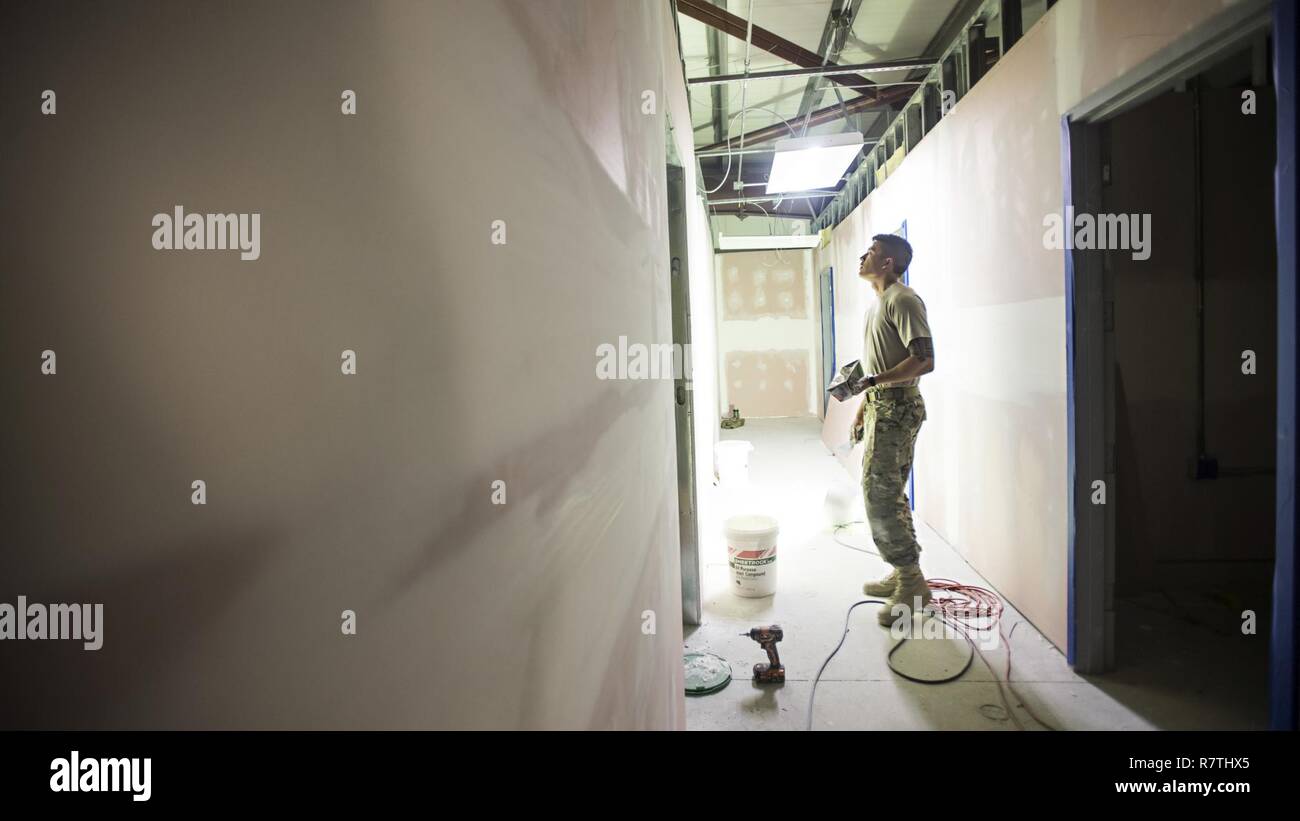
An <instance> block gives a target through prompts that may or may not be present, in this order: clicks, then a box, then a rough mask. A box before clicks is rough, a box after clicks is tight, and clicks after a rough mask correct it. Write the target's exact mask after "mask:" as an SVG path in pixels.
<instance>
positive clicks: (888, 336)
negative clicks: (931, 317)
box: [862, 282, 930, 388]
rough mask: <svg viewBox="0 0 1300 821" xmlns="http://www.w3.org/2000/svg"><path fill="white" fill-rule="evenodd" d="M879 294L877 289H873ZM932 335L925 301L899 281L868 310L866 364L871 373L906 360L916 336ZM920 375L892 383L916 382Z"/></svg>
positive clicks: (863, 347)
mask: <svg viewBox="0 0 1300 821" xmlns="http://www.w3.org/2000/svg"><path fill="white" fill-rule="evenodd" d="M872 295H873V296H874V295H875V290H874V289H873V290H872ZM928 336H930V323H929V321H928V320H927V319H926V317H925V303H924V302H922V301H921V298H920V297H919V296H917V295H916V291H913V290H912V289H911V288H909V287H907V286H906V285H904V284H903V283H902V282H895V283H893V284H892V285H890V286H889V287H888V288H886V289H885V292H884V293H883V294H881V295H880V297H879V298H878V299H877V300H876V304H875V305H873V306H872V307H871V308H870V309H868V310H867V321H866V332H865V333H864V334H863V340H862V368H863V371H864V372H865V373H866V374H867V375H868V376H874V375H876V374H878V373H880V372H881V371H887V370H889V369H890V368H892V367H894V366H895V365H897V364H898V363H899V362H902V361H903V360H904V359H907V357H908V356H909V355H910V354H909V353H908V350H907V346H908V345H909V344H910V343H911V341H912V340H913V339H919V338H921V337H928ZM919 381H920V380H919V379H909V380H907V381H905V382H891V383H889V387H891V388H892V387H905V386H907V385H915V384H917V383H918V382H919Z"/></svg>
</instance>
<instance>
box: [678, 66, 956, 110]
mask: <svg viewBox="0 0 1300 821" xmlns="http://www.w3.org/2000/svg"><path fill="white" fill-rule="evenodd" d="M935 62H936V61H935V59H934V58H932V57H912V58H908V59H905V60H877V61H875V62H873V63H856V64H854V65H850V66H833V65H827V66H817V67H815V68H778V69H774V70H772V71H751V72H750V73H749V74H718V75H714V76H709V77H692V78H691V79H689V80H687V81H686V83H687V85H692V86H711V85H718V84H720V83H738V82H740V81H742V80H744V79H746V78H748V79H749V80H751V81H753V80H772V79H776V78H779V77H819V76H826V77H833V76H835V75H837V74H855V73H857V72H861V71H907V70H909V69H922V68H923V69H926V70H929V68H930V67H931V66H933V65H934V64H935ZM885 85H886V86H888V85H894V84H893V83H886V84H885ZM881 87H882V86H876V85H874V84H873V86H872V89H871V90H872V91H874V90H876V89H877V88H881ZM806 113H807V112H806V111H805V112H804V114H806ZM799 116H803V115H802V114H801V115H799Z"/></svg>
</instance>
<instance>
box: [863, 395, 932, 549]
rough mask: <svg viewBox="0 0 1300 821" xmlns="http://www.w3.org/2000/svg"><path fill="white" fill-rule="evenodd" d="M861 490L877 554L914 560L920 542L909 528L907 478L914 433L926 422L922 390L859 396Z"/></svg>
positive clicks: (910, 467)
mask: <svg viewBox="0 0 1300 821" xmlns="http://www.w3.org/2000/svg"><path fill="white" fill-rule="evenodd" d="M862 401H863V403H864V409H863V413H862V426H863V442H864V444H865V446H866V452H865V453H864V454H863V456H862V494H863V496H864V498H865V500H866V503H867V524H868V526H869V527H870V528H871V538H872V539H873V540H874V541H875V543H876V547H877V548H878V549H879V550H880V556H881V558H883V559H884V560H885V561H887V562H889V563H890V564H892V565H894V566H895V567H904V566H906V565H909V564H915V563H916V561H917V554H918V553H920V551H921V546H920V545H919V544H917V541H916V530H915V529H914V528H913V527H912V511H911V509H910V508H909V507H908V502H907V492H906V491H907V478H908V476H909V475H910V474H911V472H912V452H913V449H914V448H915V447H916V435H917V434H918V433H920V431H921V423H922V422H924V421H925V419H926V415H925V401H924V400H923V399H922V398H921V395H920V393H916V394H913V395H910V396H880V395H876V394H875V392H874V391H868V392H867V397H866V398H865V399H863V400H862Z"/></svg>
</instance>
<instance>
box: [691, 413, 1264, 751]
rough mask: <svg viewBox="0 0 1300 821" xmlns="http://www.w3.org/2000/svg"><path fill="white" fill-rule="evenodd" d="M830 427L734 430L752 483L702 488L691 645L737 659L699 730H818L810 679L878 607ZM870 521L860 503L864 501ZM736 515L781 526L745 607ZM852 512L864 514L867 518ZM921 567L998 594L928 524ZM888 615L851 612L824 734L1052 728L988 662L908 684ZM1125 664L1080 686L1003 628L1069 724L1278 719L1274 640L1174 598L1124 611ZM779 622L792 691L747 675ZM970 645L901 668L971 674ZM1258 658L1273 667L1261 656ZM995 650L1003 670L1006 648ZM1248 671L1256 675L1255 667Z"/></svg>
mask: <svg viewBox="0 0 1300 821" xmlns="http://www.w3.org/2000/svg"><path fill="white" fill-rule="evenodd" d="M820 434H821V422H820V420H817V419H756V420H748V421H747V422H746V424H745V426H744V427H742V428H739V429H737V430H733V431H723V439H744V440H748V441H750V442H752V443H753V445H754V448H755V449H754V452H753V453H752V454H751V459H750V471H749V475H750V488H749V489H748V490H746V491H731V490H724V489H722V488H718V487H710V488H702V489H700V493H701V516H702V522H701V530H702V533H703V544H702V545H701V555H702V560H703V565H704V567H703V602H704V616H703V624H701V625H700V626H698V627H690V626H688V627H687V628H686V650H687V651H708V652H713V653H717V654H719V655H721V656H722V657H723V658H725V659H727V660H728V661H729V662H730V664H731V668H732V675H733V681H732V682H731V684H730V685H729V686H728V687H727V688H726V689H724V690H722V691H720V692H718V693H715V694H713V695H709V696H699V697H688V698H687V702H686V708H687V727H688V728H689V729H693V730H757V729H788V730H801V729H804V728H805V725H806V722H807V719H808V706H809V704H808V700H809V694H810V691H811V684H812V679H813V677H814V676H815V674H816V671H817V668H818V667H819V666H820V665H821V663H822V661H823V660H824V659H825V658H826V656H827V655H828V654H829V653H830V651H831V650H832V649H833V648H834V646H835V644H836V642H838V641H839V639H840V635H841V633H842V631H843V629H844V618H845V611H846V610H847V609H848V607H849V605H851V604H852V603H853V602H855V601H858V600H861V599H863V598H865V597H864V596H863V595H862V591H861V585H862V582H863V581H864V580H866V579H868V578H878V577H879V576H882V575H884V573H885V572H887V570H888V566H887V565H886V564H885V563H884V561H883V560H881V559H879V558H878V557H876V556H872V555H868V554H866V553H862V552H859V551H855V550H852V549H849V548H848V547H844V546H842V545H841V544H838V543H837V542H836V539H835V536H834V533H833V530H832V528H831V526H830V520H829V516H828V512H827V510H826V509H825V497H826V492H827V489H828V488H830V487H831V486H832V485H838V486H840V487H841V488H843V489H848V490H852V489H854V488H855V483H854V482H853V481H852V479H850V477H849V476H848V475H847V474H846V473H845V471H844V470H843V468H841V467H840V466H839V465H838V464H837V463H836V462H835V460H834V459H833V458H832V457H831V456H830V455H829V454H828V453H827V451H826V449H825V447H824V446H823V445H822V443H821V439H820ZM858 511H859V512H858V514H857V516H856V517H860V515H861V503H860V502H858ZM737 512H765V513H769V514H770V515H774V516H776V517H777V519H778V520H779V521H780V523H781V536H780V540H779V543H778V554H777V555H778V561H777V567H778V579H779V581H778V592H777V593H776V595H774V596H771V597H768V598H762V599H744V598H739V597H737V596H734V595H732V594H731V592H730V585H731V581H730V576H729V571H728V567H727V560H726V545H725V542H724V539H723V536H722V530H723V524H722V523H723V521H724V520H725V518H726V517H727V516H729V515H732V514H733V513H737ZM856 517H855V518H856ZM917 535H918V538H919V540H920V542H921V546H922V557H921V566H922V568H923V570H924V571H925V573H926V575H927V576H928V577H931V578H933V577H944V578H949V579H953V580H956V581H958V582H962V583H968V584H974V585H978V586H981V587H985V588H990V589H991V588H992V586H991V585H990V584H989V583H988V582H987V581H986V580H984V579H983V578H982V577H981V576H980V575H979V574H978V573H976V572H975V570H974V569H973V568H972V567H971V566H970V565H968V564H967V563H966V562H965V560H964V559H963V558H962V557H961V555H960V554H959V553H958V552H957V551H956V550H954V549H953V548H952V547H951V546H950V545H948V544H947V543H946V542H944V541H943V539H941V538H940V537H939V536H938V534H936V533H935V532H934V531H933V530H931V529H930V528H929V527H927V526H925V525H924V523H923V522H920V521H919V520H918V522H917ZM839 538H840V539H841V540H843V541H844V542H846V543H848V544H851V545H855V546H858V547H864V548H867V549H871V550H874V545H872V544H871V543H870V539H869V537H868V535H867V532H866V530H865V527H864V526H863V525H861V524H858V525H854V526H852V527H850V528H847V529H845V530H842V531H840V533H839ZM878 610H879V607H878V606H877V605H863V606H861V607H859V608H857V609H856V610H855V611H854V612H853V616H852V620H851V622H850V631H849V634H848V637H847V639H846V640H845V642H844V646H843V648H842V649H841V650H840V652H839V654H838V655H837V656H836V657H835V659H834V660H833V661H832V662H831V663H830V665H829V666H828V667H827V668H826V671H825V673H824V674H823V676H822V679H821V684H820V685H819V686H818V688H817V700H816V704H815V709H814V711H813V712H814V717H815V721H814V722H813V728H814V729H822V730H824V729H841V730H885V729H888V730H929V729H945V730H1016V729H1019V728H1021V727H1023V728H1024V729H1026V730H1041V729H1043V728H1042V727H1041V725H1039V724H1037V723H1036V722H1035V721H1034V720H1033V719H1032V718H1031V717H1030V716H1029V713H1028V712H1027V711H1026V710H1025V709H1024V707H1023V706H1022V704H1021V703H1020V701H1019V700H1018V699H1017V698H1016V696H1015V695H1013V694H1011V693H1009V692H1008V693H1006V697H1007V700H1008V702H1009V703H1010V705H1011V707H1012V715H1011V716H1008V714H1007V712H1006V710H1005V708H1004V706H1003V704H1004V703H1003V700H1002V698H1001V697H1000V696H999V688H998V686H997V684H995V683H994V677H993V674H992V673H991V672H990V670H989V667H988V666H987V665H986V664H985V663H984V662H983V661H981V660H980V658H979V657H978V656H977V657H976V658H975V661H974V663H973V665H972V667H971V668H970V669H969V670H968V671H967V672H966V673H965V675H963V676H962V677H961V678H960V679H958V680H957V681H954V682H951V683H948V684H939V685H927V684H919V683H913V682H910V681H907V680H905V679H903V678H900V677H899V676H897V675H895V674H894V673H893V672H891V671H890V670H889V668H888V667H887V666H886V663H885V655H886V653H887V652H888V651H889V649H890V648H891V647H892V646H893V645H894V643H895V641H896V640H895V639H892V638H891V637H890V635H889V631H888V630H887V629H886V628H882V627H879V626H877V624H876V621H875V618H876V613H877V612H878ZM1120 618H1121V621H1122V622H1124V623H1127V624H1129V625H1130V626H1132V627H1137V629H1127V630H1124V631H1122V636H1123V637H1124V638H1123V640H1122V641H1121V642H1120V655H1121V657H1123V658H1125V659H1130V660H1132V661H1130V662H1126V666H1125V668H1124V669H1122V670H1121V671H1119V672H1117V673H1115V674H1111V675H1108V676H1104V677H1087V678H1085V677H1081V676H1078V675H1076V674H1075V673H1074V672H1073V671H1072V670H1071V669H1070V668H1069V666H1068V665H1067V664H1066V662H1065V657H1064V655H1063V654H1062V653H1061V652H1059V651H1058V650H1057V649H1056V648H1055V647H1054V646H1052V644H1050V643H1049V642H1048V641H1047V640H1046V639H1044V638H1043V637H1042V635H1041V634H1040V633H1039V632H1038V631H1037V630H1035V629H1034V627H1033V625H1032V624H1030V623H1029V622H1028V621H1026V620H1025V619H1024V618H1023V617H1022V616H1021V615H1020V614H1019V613H1018V612H1017V611H1016V610H1015V609H1014V608H1012V607H1011V606H1010V605H1009V604H1007V605H1006V610H1005V611H1004V613H1003V632H1004V633H1007V632H1011V631H1012V630H1013V628H1014V632H1012V635H1011V641H1010V644H1011V652H1012V661H1013V668H1012V681H1013V686H1014V687H1015V689H1016V691H1017V693H1019V696H1020V697H1021V698H1023V700H1024V702H1027V703H1028V704H1029V706H1030V708H1031V709H1032V710H1033V712H1034V713H1035V714H1036V715H1037V716H1038V717H1039V718H1041V719H1042V720H1043V721H1045V722H1047V723H1049V724H1051V725H1053V726H1054V727H1056V728H1059V729H1070V730H1085V729H1086V730H1102V729H1107V730H1136V729H1191V728H1212V729H1228V728H1262V727H1264V726H1266V720H1267V711H1266V690H1265V689H1263V678H1262V677H1261V675H1260V674H1261V672H1263V671H1264V670H1266V661H1267V648H1266V645H1267V639H1263V640H1261V641H1253V642H1243V641H1240V640H1237V639H1234V637H1233V636H1232V634H1231V633H1230V632H1228V631H1214V630H1209V629H1207V628H1205V627H1203V626H1200V625H1197V624H1193V623H1192V622H1191V621H1189V620H1187V619H1185V618H1180V617H1179V615H1178V614H1177V613H1173V612H1170V610H1169V606H1168V601H1165V602H1164V603H1163V604H1160V603H1157V604H1151V603H1146V604H1144V603H1143V602H1140V601H1134V602H1127V603H1124V604H1123V605H1122V609H1121V615H1120ZM774 622H775V623H778V624H780V625H781V626H782V628H783V629H784V631H785V640H784V641H783V642H781V644H780V645H779V651H780V653H781V660H782V662H783V663H784V664H785V666H786V677H787V680H786V683H785V684H784V685H764V686H759V685H755V684H753V683H752V682H751V681H750V678H749V677H750V669H751V667H752V665H753V664H754V663H756V662H759V661H763V660H765V658H766V656H765V655H764V653H763V652H762V650H761V649H760V648H759V646H758V645H757V644H756V643H754V642H753V641H751V640H750V639H748V638H746V637H744V636H742V635H740V634H741V633H743V632H746V631H748V630H749V628H751V627H753V626H756V625H759V624H768V623H774ZM969 652H970V650H969V645H968V644H966V643H965V642H964V641H962V640H961V639H953V638H931V639H917V640H914V641H912V642H909V643H908V645H907V646H905V647H903V648H902V649H901V650H899V652H898V653H897V654H896V655H895V656H894V660H895V664H896V665H897V666H898V667H899V668H901V669H904V670H906V671H907V672H909V673H911V674H914V675H917V676H919V677H925V678H933V677H940V676H941V675H943V674H945V673H953V672H956V671H957V670H959V669H960V668H961V665H962V664H963V663H964V662H965V660H966V658H967V656H968V655H969ZM1261 653H1263V655H1262V659H1263V661H1262V663H1261V655H1260V654H1261ZM984 656H985V658H986V659H987V660H988V662H989V663H991V664H992V665H993V667H994V669H996V670H997V675H998V676H999V677H1001V678H1004V677H1005V670H1006V663H1007V649H1006V647H1005V645H1004V644H1003V643H1002V642H1000V641H999V642H997V646H996V648H991V647H990V648H987V649H984ZM1243 671H1244V672H1243Z"/></svg>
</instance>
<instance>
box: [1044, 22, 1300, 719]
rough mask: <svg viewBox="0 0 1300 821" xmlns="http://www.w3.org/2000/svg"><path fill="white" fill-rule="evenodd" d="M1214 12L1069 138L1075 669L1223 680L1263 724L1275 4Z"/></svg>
mask: <svg viewBox="0 0 1300 821" xmlns="http://www.w3.org/2000/svg"><path fill="white" fill-rule="evenodd" d="M1225 18H1226V19H1221V20H1218V21H1215V23H1214V27H1213V28H1208V29H1203V30H1199V31H1197V32H1193V33H1192V34H1190V35H1189V36H1188V38H1187V39H1186V41H1184V42H1181V43H1179V44H1176V46H1175V47H1172V48H1171V49H1169V50H1167V51H1166V52H1165V53H1162V54H1160V55H1157V56H1156V57H1155V58H1153V59H1152V60H1151V61H1148V63H1147V64H1144V65H1143V66H1142V67H1139V69H1138V70H1135V72H1134V73H1133V75H1132V76H1131V77H1127V78H1123V79H1122V80H1121V81H1119V82H1117V83H1116V84H1115V85H1113V86H1112V87H1110V88H1108V89H1103V91H1102V92H1099V93H1098V94H1097V95H1094V97H1093V98H1091V99H1089V100H1087V101H1085V102H1084V103H1083V104H1081V105H1080V106H1079V107H1077V108H1076V109H1075V110H1074V111H1072V112H1071V113H1070V114H1069V115H1068V116H1067V117H1066V120H1065V123H1064V124H1063V125H1064V127H1063V139H1064V141H1065V145H1064V149H1065V153H1066V156H1067V157H1068V158H1069V170H1068V172H1067V173H1068V177H1067V180H1066V198H1065V205H1066V208H1067V209H1072V211H1070V210H1067V212H1066V213H1067V215H1070V214H1073V225H1071V223H1070V220H1069V218H1068V217H1067V223H1066V224H1067V228H1066V230H1067V231H1071V230H1075V231H1077V230H1079V229H1078V228H1077V226H1080V225H1081V224H1082V223H1081V222H1080V220H1081V219H1088V218H1090V219H1091V220H1092V223H1091V226H1092V232H1093V233H1092V234H1091V236H1090V237H1089V238H1088V240H1087V241H1086V244H1087V247H1085V240H1084V238H1083V235H1082V234H1079V235H1078V236H1077V245H1076V247H1075V248H1074V250H1072V251H1069V252H1067V254H1066V280H1067V287H1066V291H1067V306H1068V310H1069V313H1068V315H1067V336H1068V341H1067V347H1068V350H1069V354H1068V362H1069V366H1068V367H1069V389H1068V398H1067V402H1068V408H1069V411H1068V412H1069V419H1070V469H1071V482H1072V484H1073V493H1072V499H1071V517H1070V518H1071V533H1072V535H1071V544H1070V566H1071V583H1070V608H1069V610H1070V643H1069V658H1070V662H1071V664H1072V665H1073V666H1074V667H1075V669H1076V670H1077V671H1079V672H1081V673H1103V672H1108V673H1113V674H1114V676H1115V678H1116V679H1117V680H1122V681H1124V682H1133V681H1135V680H1141V681H1143V683H1147V684H1155V685H1157V686H1158V685H1159V684H1160V683H1161V682H1162V680H1163V679H1168V681H1169V683H1170V686H1171V687H1173V686H1182V687H1187V688H1188V689H1190V690H1191V691H1193V692H1195V690H1196V688H1195V687H1194V686H1189V684H1188V682H1189V677H1198V676H1213V675H1216V674H1219V675H1222V676H1223V677H1224V682H1222V683H1224V684H1227V685H1229V686H1228V687H1227V688H1226V690H1225V688H1224V687H1213V688H1208V689H1212V690H1215V691H1218V692H1230V693H1232V696H1231V698H1232V699H1233V701H1234V705H1238V704H1239V706H1240V712H1239V716H1238V717H1239V719H1240V721H1241V722H1242V724H1243V726H1267V723H1268V720H1269V719H1268V714H1269V694H1270V684H1269V680H1270V672H1269V665H1270V654H1269V646H1270V633H1271V628H1272V620H1273V614H1274V612H1275V611H1277V609H1278V608H1279V607H1282V606H1289V600H1290V599H1291V598H1293V596H1294V589H1293V587H1288V586H1285V585H1280V586H1278V588H1277V590H1278V591H1279V593H1280V596H1281V597H1282V598H1283V599H1284V600H1280V601H1275V600H1274V580H1275V576H1276V572H1275V571H1276V568H1275V563H1276V559H1277V545H1279V544H1281V543H1280V542H1279V541H1278V540H1277V538H1276V535H1275V527H1276V525H1277V523H1278V521H1279V519H1278V517H1277V510H1276V507H1275V497H1276V498H1280V497H1279V496H1278V494H1280V493H1282V492H1283V485H1284V484H1287V483H1288V482H1289V481H1290V480H1289V477H1287V476H1284V475H1282V474H1280V473H1279V472H1278V470H1277V467H1278V463H1277V449H1276V438H1275V437H1276V432H1277V431H1278V430H1280V429H1281V428H1280V427H1279V426H1280V425H1283V424H1286V420H1284V419H1282V418H1279V416H1278V413H1277V408H1278V407H1279V406H1278V401H1277V399H1278V373H1279V365H1280V363H1281V361H1282V355H1283V350H1282V347H1281V345H1280V343H1279V341H1280V339H1282V335H1281V334H1280V333H1279V332H1280V331H1282V330H1283V329H1282V328H1280V327H1279V325H1278V316H1279V314H1278V310H1277V307H1276V306H1277V301H1278V295H1279V289H1280V287H1281V285H1282V283H1283V279H1282V277H1281V269H1280V268H1279V266H1278V249H1279V245H1278V241H1277V237H1278V235H1277V233H1276V232H1275V219H1274V216H1275V215H1274V202H1273V196H1274V190H1275V186H1274V168H1275V165H1276V161H1277V150H1278V142H1277V138H1276V123H1277V110H1276V104H1275V100H1276V95H1275V92H1274V89H1273V87H1272V78H1271V74H1270V71H1269V67H1270V65H1271V57H1272V48H1273V43H1272V40H1271V37H1270V28H1271V27H1270V19H1271V18H1270V9H1269V6H1268V5H1267V4H1266V3H1262V2H1256V3H1247V4H1243V6H1242V7H1240V8H1237V9H1236V10H1234V12H1233V13H1232V14H1230V15H1225ZM1103 226H1105V227H1103ZM1107 229H1108V230H1107ZM1120 229H1125V230H1120ZM1293 413H1294V410H1292V414H1293ZM1277 532H1281V531H1280V530H1277ZM1281 547H1282V549H1283V550H1288V551H1289V550H1291V549H1292V545H1289V544H1281ZM1182 658H1191V659H1193V665H1192V666H1191V667H1190V668H1186V669H1182V670H1180V669H1178V667H1177V664H1179V663H1180V662H1179V661H1178V660H1179V659H1182ZM1293 659H1294V656H1293V655H1292V656H1291V659H1290V660H1289V661H1288V660H1287V659H1279V658H1276V657H1275V658H1273V659H1272V662H1273V664H1274V665H1276V664H1278V663H1285V664H1293V663H1294V661H1293ZM1166 662H1167V663H1166Z"/></svg>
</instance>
